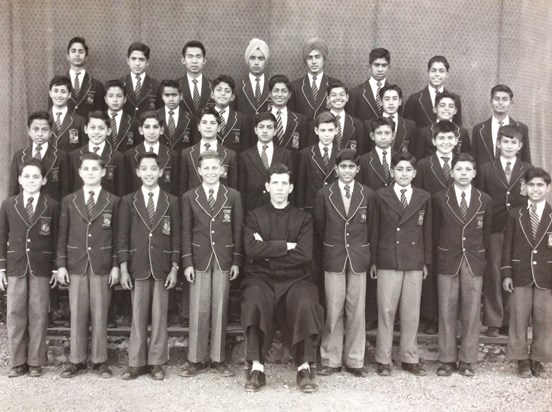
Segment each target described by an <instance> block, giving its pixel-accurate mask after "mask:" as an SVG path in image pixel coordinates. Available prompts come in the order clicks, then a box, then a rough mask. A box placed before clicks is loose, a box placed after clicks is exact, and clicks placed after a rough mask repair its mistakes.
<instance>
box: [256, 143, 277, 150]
mask: <svg viewBox="0 0 552 412" xmlns="http://www.w3.org/2000/svg"><path fill="white" fill-rule="evenodd" d="M263 146H268V147H267V148H266V150H271V149H272V148H273V147H274V142H270V143H261V142H259V141H257V149H259V151H260V152H261V151H262V150H263Z"/></svg>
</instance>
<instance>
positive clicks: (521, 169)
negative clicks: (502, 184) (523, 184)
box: [509, 158, 527, 188]
mask: <svg viewBox="0 0 552 412" xmlns="http://www.w3.org/2000/svg"><path fill="white" fill-rule="evenodd" d="M526 171H527V168H526V167H525V165H524V164H523V162H522V161H521V159H519V158H518V159H516V163H515V164H514V168H513V169H512V175H511V176H510V184H509V187H510V188H512V187H514V186H515V185H516V184H517V182H518V181H519V179H521V178H522V177H523V176H524V175H525V172H526Z"/></svg>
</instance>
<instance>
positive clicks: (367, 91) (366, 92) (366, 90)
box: [362, 81, 378, 115]
mask: <svg viewBox="0 0 552 412" xmlns="http://www.w3.org/2000/svg"><path fill="white" fill-rule="evenodd" d="M362 97H363V98H364V100H365V101H366V103H368V106H370V109H371V110H372V112H373V113H374V114H376V115H377V114H378V108H377V105H376V100H375V98H374V94H373V93H372V88H371V87H370V82H369V81H366V82H365V83H364V87H363V88H362Z"/></svg>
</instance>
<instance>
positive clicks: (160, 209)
mask: <svg viewBox="0 0 552 412" xmlns="http://www.w3.org/2000/svg"><path fill="white" fill-rule="evenodd" d="M142 198H143V196H142ZM169 205H170V203H169V196H167V194H166V193H165V192H164V191H163V190H159V199H157V207H156V208H155V214H154V215H153V219H152V221H151V226H150V227H151V230H152V231H153V230H155V228H156V227H157V226H158V225H159V222H161V219H162V218H163V216H164V215H165V212H166V211H167V209H168V208H169Z"/></svg>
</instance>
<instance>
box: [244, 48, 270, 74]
mask: <svg viewBox="0 0 552 412" xmlns="http://www.w3.org/2000/svg"><path fill="white" fill-rule="evenodd" d="M247 65H248V66H249V71H250V72H251V74H253V75H254V76H260V75H261V74H263V73H264V71H265V68H266V57H265V55H264V54H263V52H262V51H260V50H259V49H257V50H255V51H254V52H253V53H251V55H250V56H249V61H248V63H247Z"/></svg>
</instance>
